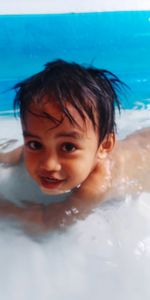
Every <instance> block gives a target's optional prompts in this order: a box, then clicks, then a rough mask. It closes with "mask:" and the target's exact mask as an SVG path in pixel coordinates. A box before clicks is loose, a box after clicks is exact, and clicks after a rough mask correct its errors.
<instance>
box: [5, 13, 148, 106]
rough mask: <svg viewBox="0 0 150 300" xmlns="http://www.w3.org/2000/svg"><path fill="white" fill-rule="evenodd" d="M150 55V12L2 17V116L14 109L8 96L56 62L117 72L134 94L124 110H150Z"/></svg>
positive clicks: (10, 96)
mask: <svg viewBox="0 0 150 300" xmlns="http://www.w3.org/2000/svg"><path fill="white" fill-rule="evenodd" d="M8 45H9V47H8ZM149 53H150V11H143V12H141V11H137V12H134V11H132V12H109V13H108V12H107V13H82V14H62V15H61V14H58V15H57V14H56V15H55V14H54V15H12V16H11V15H9V16H0V93H1V94H0V99H1V101H0V111H7V110H10V109H12V99H13V95H14V93H13V92H12V91H7V92H6V93H2V92H3V91H6V90H8V89H10V88H11V87H12V86H13V85H14V84H15V83H16V82H17V81H19V80H22V79H23V78H25V77H27V76H30V75H31V74H34V73H36V72H38V71H40V70H41V69H42V68H43V65H44V64H45V63H46V62H48V61H50V60H53V59H57V58H62V59H65V60H69V61H76V62H79V63H83V64H88V65H89V64H92V65H95V66H97V67H99V68H105V69H108V70H110V71H112V72H114V73H115V74H117V75H118V76H119V77H120V78H121V79H122V80H123V81H125V82H126V83H127V84H128V85H129V87H130V89H131V90H130V93H129V95H128V99H129V100H128V101H126V100H125V101H124V106H125V107H126V108H133V107H134V106H138V107H139V108H141V105H145V106H148V105H149V102H150V101H149V99H150V94H149V86H150V60H149ZM10 54H11V55H10ZM135 103H136V104H135Z"/></svg>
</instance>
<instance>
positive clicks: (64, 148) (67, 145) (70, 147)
mask: <svg viewBox="0 0 150 300" xmlns="http://www.w3.org/2000/svg"><path fill="white" fill-rule="evenodd" d="M75 150H77V147H76V146H75V145H74V144H72V143H65V144H63V146H62V151H63V152H74V151H75Z"/></svg>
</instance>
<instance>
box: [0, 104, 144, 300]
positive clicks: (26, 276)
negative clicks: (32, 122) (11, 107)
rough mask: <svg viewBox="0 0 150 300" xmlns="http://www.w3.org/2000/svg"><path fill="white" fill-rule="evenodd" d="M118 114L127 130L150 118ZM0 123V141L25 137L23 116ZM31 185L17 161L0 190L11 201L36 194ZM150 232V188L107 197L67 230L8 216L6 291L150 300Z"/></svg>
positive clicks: (2, 261)
mask: <svg viewBox="0 0 150 300" xmlns="http://www.w3.org/2000/svg"><path fill="white" fill-rule="evenodd" d="M127 120H128V122H127ZM117 122H118V137H119V138H123V137H124V136H126V135H127V134H128V133H130V132H132V131H134V130H135V129H140V128H144V127H147V126H150V111H149V110H137V111H135V110H126V111H122V115H121V117H119V116H118V117H117ZM0 123H1V125H2V127H3V128H4V131H3V133H2V132H1V133H0V141H4V139H5V138H13V139H15V138H16V137H17V138H18V140H19V142H20V143H21V141H22V137H21V130H20V124H19V123H18V121H16V120H15V119H14V118H12V117H11V118H8V117H1V120H0ZM10 128H11V132H10ZM2 175H4V176H2ZM18 178H19V179H20V180H19V181H18ZM22 181H23V182H22ZM30 184H31V183H30ZM24 185H25V186H26V183H25V181H24V179H23V178H22V177H21V176H19V177H18V173H17V171H16V170H15V169H12V170H10V169H9V168H7V169H5V170H3V171H2V170H1V178H0V191H1V192H3V193H4V194H5V196H6V198H7V197H8V198H9V197H10V199H9V200H10V201H13V202H16V203H17V202H18V201H19V199H22V201H23V197H22V195H23V194H24V195H25V196H27V195H28V194H29V191H28V190H27V188H26V191H24V192H23V186H24ZM29 190H30V196H31V198H32V196H33V195H35V193H37V191H36V192H35V187H34V186H33V187H32V186H30V189H29ZM36 196H37V194H36ZM44 201H47V199H44ZM149 232H150V194H148V193H143V194H141V195H140V196H139V197H137V198H136V199H135V198H134V199H132V198H131V197H130V195H128V196H127V197H126V198H125V199H120V200H119V199H118V200H115V199H114V200H112V201H110V202H109V203H103V205H101V206H100V207H98V208H97V209H95V210H94V211H93V212H92V213H91V214H90V215H89V216H88V217H87V218H86V219H85V220H80V221H78V222H76V224H74V225H72V226H70V227H68V228H67V229H66V230H65V231H57V230H55V231H53V232H51V231H50V232H48V233H47V234H43V235H42V234H39V235H38V234H36V235H33V236H28V235H27V234H25V232H24V231H23V228H22V227H21V226H20V224H19V222H17V221H15V220H14V221H13V220H6V219H1V220H0V248H1V255H0V266H1V268H0V295H1V297H2V299H6V300H7V299H10V298H11V299H13V300H20V299H22V300H26V299H29V300H32V299H36V300H43V299H44V300H49V299H53V300H63V299H64V300H66V299H72V300H76V299H80V300H83V299H86V300H91V299H94V300H99V299H100V298H102V299H106V300H107V299H110V298H112V295H113V299H116V300H120V299H121V300H126V299H131V300H142V299H145V300H149V297H150V288H149V278H150V267H149V266H150V234H149ZM6 278H7V279H6ZM8 278H9V280H8Z"/></svg>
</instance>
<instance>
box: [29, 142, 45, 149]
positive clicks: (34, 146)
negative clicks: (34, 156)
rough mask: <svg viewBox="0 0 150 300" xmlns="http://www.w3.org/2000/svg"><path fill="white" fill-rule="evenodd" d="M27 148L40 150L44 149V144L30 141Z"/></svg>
mask: <svg viewBox="0 0 150 300" xmlns="http://www.w3.org/2000/svg"><path fill="white" fill-rule="evenodd" d="M26 146H27V147H28V148H29V149H31V150H40V149H41V148H42V144H41V143H39V142H37V141H29V142H27V143H26Z"/></svg>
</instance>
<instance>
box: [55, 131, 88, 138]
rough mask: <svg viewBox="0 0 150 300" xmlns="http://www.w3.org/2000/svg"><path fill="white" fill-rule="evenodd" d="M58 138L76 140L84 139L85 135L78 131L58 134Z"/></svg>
mask: <svg viewBox="0 0 150 300" xmlns="http://www.w3.org/2000/svg"><path fill="white" fill-rule="evenodd" d="M56 136H57V137H71V138H75V139H78V140H79V139H83V134H81V133H79V132H77V131H68V132H66V131H62V132H59V133H58V134H56Z"/></svg>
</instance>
